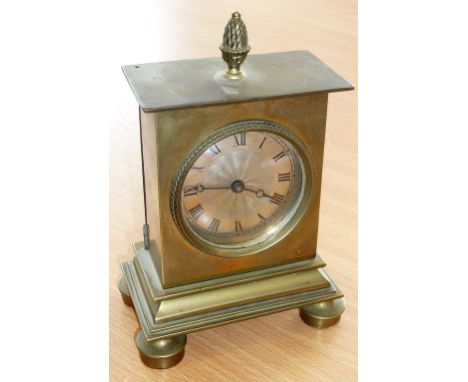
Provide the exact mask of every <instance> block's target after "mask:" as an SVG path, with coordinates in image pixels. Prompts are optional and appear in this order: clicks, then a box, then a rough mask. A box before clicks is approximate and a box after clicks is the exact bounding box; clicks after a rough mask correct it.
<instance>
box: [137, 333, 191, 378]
mask: <svg viewBox="0 0 468 382" xmlns="http://www.w3.org/2000/svg"><path fill="white" fill-rule="evenodd" d="M135 341H136V345H137V348H138V350H139V352H140V358H141V360H142V362H143V363H144V364H145V365H146V366H148V367H151V368H153V369H168V368H170V367H173V366H175V365H177V364H178V363H179V362H180V361H182V358H184V354H185V344H186V342H187V336H186V335H185V334H181V335H178V336H175V337H170V338H165V339H162V340H156V341H152V342H148V341H146V338H145V336H144V334H143V332H142V331H141V330H140V331H139V332H138V334H137V336H136V340H135Z"/></svg>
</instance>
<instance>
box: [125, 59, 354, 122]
mask: <svg viewBox="0 0 468 382" xmlns="http://www.w3.org/2000/svg"><path fill="white" fill-rule="evenodd" d="M225 68H226V64H225V63H224V62H223V60H222V59H221V58H220V57H215V58H202V59H196V60H181V61H171V62H156V63H149V64H137V65H126V66H123V67H122V70H123V72H124V74H125V76H126V77H127V80H128V83H129V84H130V86H131V88H132V90H133V93H134V94H135V97H136V99H137V101H138V103H139V104H140V107H141V108H142V109H143V111H145V112H153V111H161V110H169V109H180V108H187V107H195V106H213V105H220V104H226V103H237V102H250V101H258V100H265V99H273V98H281V97H288V96H298V95H306V94H311V93H332V92H338V91H346V90H352V89H353V86H352V85H351V84H350V83H348V82H347V81H346V80H345V79H343V78H342V77H341V76H339V75H338V74H336V73H335V72H334V71H333V70H332V69H331V68H329V67H328V66H327V65H326V64H324V63H323V62H322V61H320V60H319V59H318V58H317V57H315V56H314V55H313V54H312V53H310V52H307V51H304V50H301V51H291V52H279V53H267V54H250V55H249V57H248V59H247V60H245V62H244V64H243V65H242V72H243V74H244V78H243V79H240V80H236V81H233V80H228V79H226V78H225V77H224V72H225ZM259 117H261V114H258V115H256V116H255V118H259ZM231 122H232V121H231Z"/></svg>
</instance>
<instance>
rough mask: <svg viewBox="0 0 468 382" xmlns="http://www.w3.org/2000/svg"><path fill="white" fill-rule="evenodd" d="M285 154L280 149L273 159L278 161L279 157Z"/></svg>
mask: <svg viewBox="0 0 468 382" xmlns="http://www.w3.org/2000/svg"><path fill="white" fill-rule="evenodd" d="M285 155H286V153H285V152H284V151H281V152H280V153H278V154H276V155H275V156H274V157H273V159H274V160H275V162H278V161H279V160H280V159H281V158H283V157H284V156H285Z"/></svg>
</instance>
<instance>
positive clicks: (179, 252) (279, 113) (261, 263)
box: [151, 94, 328, 288]
mask: <svg viewBox="0 0 468 382" xmlns="http://www.w3.org/2000/svg"><path fill="white" fill-rule="evenodd" d="M327 100H328V94H315V95H307V96H301V97H289V98H282V99H275V100H268V101H257V102H249V103H238V104H230V105H221V106H216V107H213V106H210V107H198V108H190V109H182V110H172V111H163V112H158V113H155V115H156V130H157V138H158V139H157V141H156V144H157V155H158V160H159V161H160V163H164V166H160V167H159V173H158V176H159V178H160V182H159V184H160V187H161V189H160V191H161V192H160V195H159V196H160V197H159V208H160V215H158V216H160V222H161V245H160V254H161V258H162V259H161V261H162V267H161V279H162V283H163V286H164V288H168V287H173V286H177V285H182V284H186V283H190V282H195V281H201V280H206V279H210V278H214V277H220V276H223V275H229V274H234V273H238V272H244V271H247V270H254V269H259V268H264V267H271V266H275V265H280V264H285V263H289V262H293V261H297V260H300V259H306V258H311V257H313V256H315V253H316V247H317V232H318V218H319V204H320V187H321V178H322V162H323V149H324V140H325V125H326V114H327ZM246 119H264V120H270V121H274V122H277V123H280V124H282V125H284V126H286V127H288V128H289V129H290V130H291V131H292V132H293V133H295V134H296V135H297V136H298V138H299V139H300V140H301V141H302V142H303V143H304V145H305V147H306V149H307V151H308V154H309V159H310V160H309V159H306V160H308V162H309V165H310V166H311V168H312V170H313V172H314V181H313V187H312V190H311V193H310V203H309V204H308V206H307V207H306V208H305V212H304V215H303V217H302V219H301V220H300V221H299V222H298V224H297V225H296V226H295V227H294V228H293V229H292V230H291V231H290V233H289V234H288V235H286V236H285V237H284V238H283V239H282V240H280V241H279V242H277V243H275V244H273V245H272V246H270V247H268V248H266V249H264V250H262V251H261V252H258V253H256V254H254V255H246V256H241V257H231V258H225V257H220V256H214V255H208V254H206V253H204V252H203V251H202V250H200V249H198V248H195V247H194V246H193V245H192V244H190V243H189V242H188V241H187V240H186V239H185V237H184V236H183V235H182V234H181V233H180V231H179V229H178V228H177V226H176V224H175V222H174V221H173V219H172V216H171V211H170V203H169V199H170V187H171V183H172V180H173V177H174V175H175V174H176V173H177V171H178V169H179V168H180V166H181V165H182V163H183V161H184V159H185V156H186V155H187V153H189V152H190V151H191V150H192V149H193V148H194V147H195V146H197V145H199V144H201V143H202V142H204V141H205V140H206V139H207V137H209V136H210V135H211V134H213V133H214V132H215V131H216V130H217V129H218V128H220V127H222V126H224V125H227V124H228V123H232V122H234V121H241V120H246ZM153 176H154V174H153ZM154 182H155V180H153V183H154ZM154 217H155V216H152V217H151V218H152V219H153V218H154Z"/></svg>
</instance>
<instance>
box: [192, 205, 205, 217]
mask: <svg viewBox="0 0 468 382" xmlns="http://www.w3.org/2000/svg"><path fill="white" fill-rule="evenodd" d="M189 211H190V213H191V214H192V216H193V218H194V219H195V220H198V218H199V217H200V216H201V215H203V212H205V210H204V209H203V207H202V206H201V205H200V204H197V205H196V206H195V207H193V208H192V209H190V210H189Z"/></svg>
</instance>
